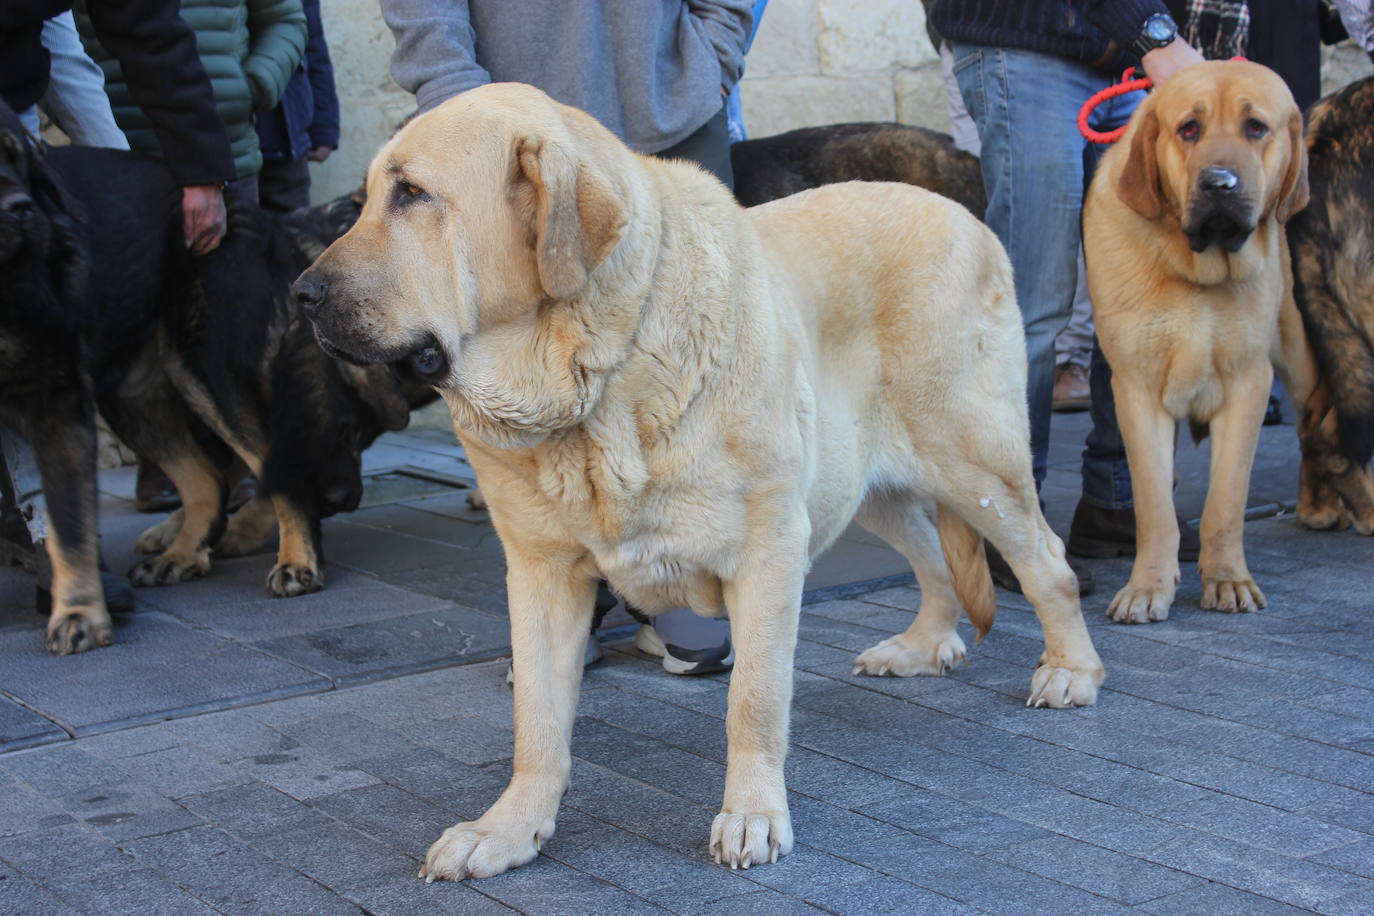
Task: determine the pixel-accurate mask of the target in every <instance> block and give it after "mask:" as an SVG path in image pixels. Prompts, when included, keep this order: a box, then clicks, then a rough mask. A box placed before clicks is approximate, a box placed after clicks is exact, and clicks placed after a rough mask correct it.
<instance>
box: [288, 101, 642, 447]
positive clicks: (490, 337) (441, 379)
mask: <svg viewBox="0 0 1374 916" xmlns="http://www.w3.org/2000/svg"><path fill="white" fill-rule="evenodd" d="M625 160H630V161H629V162H627V161H625ZM632 160H633V156H632V154H631V153H630V152H629V151H628V150H626V149H625V148H624V147H623V146H622V145H621V144H620V143H619V142H618V141H617V140H615V138H614V137H613V136H612V135H611V134H610V133H609V132H608V131H606V130H605V129H604V128H602V127H601V126H600V125H599V124H597V123H596V121H595V120H594V119H592V118H591V117H589V116H588V115H586V114H584V113H583V112H580V111H577V110H576V109H573V108H568V107H566V106H563V105H560V104H558V103H556V102H554V101H553V100H552V99H550V98H549V97H548V96H546V95H544V94H543V93H542V92H540V91H538V90H537V89H534V88H532V87H530V86H524V85H520V84H513V83H506V84H493V85H489V86H482V87H479V88H477V89H473V90H471V91H469V92H466V93H463V94H462V95H460V96H457V97H456V98H453V99H450V100H449V101H447V102H445V103H444V104H443V105H441V106H439V107H438V108H436V109H434V110H433V111H430V112H428V113H426V114H424V115H421V116H419V117H417V118H415V119H414V120H413V121H411V122H410V123H409V124H408V125H406V126H405V127H404V128H403V129H401V130H400V131H399V132H398V133H397V134H396V136H395V137H393V138H392V139H391V141H390V142H388V143H387V144H386V145H385V146H384V147H382V149H381V150H380V151H379V152H378V153H377V156H376V157H375V158H374V159H373V161H372V164H371V166H370V167H369V169H368V175H367V203H366V205H365V206H364V208H363V211H362V214H361V216H360V217H359V219H358V222H357V224H356V225H354V227H353V228H352V229H351V230H350V231H349V232H348V233H347V234H345V235H344V236H343V237H342V238H340V239H339V240H338V241H336V242H335V243H334V244H333V245H331V246H330V247H329V248H328V249H327V250H326V251H325V252H324V253H323V254H322V255H320V257H319V258H318V259H317V260H316V261H315V263H314V264H313V265H311V267H310V268H309V269H308V270H306V271H305V272H304V273H303V274H302V275H301V277H300V279H298V280H297V281H296V284H295V285H294V287H293V292H294V294H295V295H296V297H297V298H298V299H299V300H300V302H301V305H302V307H303V308H304V310H305V312H306V314H307V315H308V316H309V317H310V319H311V321H312V322H313V323H314V325H315V332H316V334H317V336H318V337H319V339H320V342H321V344H322V345H323V346H324V347H325V349H326V350H328V351H329V352H330V353H332V354H334V355H336V356H339V357H342V358H344V359H347V360H350V361H353V362H356V363H377V362H387V363H396V364H402V365H405V366H408V367H409V369H410V370H411V371H413V372H414V373H415V374H416V375H418V376H419V377H420V378H421V379H423V380H424V381H425V382H427V383H428V384H431V385H434V386H435V387H438V388H440V389H444V388H450V387H455V386H459V385H461V384H469V385H472V386H482V385H487V386H490V387H493V388H496V389H500V390H507V391H513V392H514V391H518V389H519V387H520V386H519V379H510V378H506V377H497V378H488V377H487V376H492V375H500V374H501V373H506V374H508V375H509V374H513V373H515V372H516V371H517V370H515V369H512V368H510V367H509V366H505V367H503V364H504V363H509V362H510V361H511V360H512V359H514V358H515V357H512V356H510V355H509V354H510V353H511V352H514V351H515V350H522V351H523V349H532V348H525V347H523V342H526V341H532V340H533V338H534V337H535V336H537V335H539V334H540V333H541V332H542V331H543V330H544V325H542V324H541V323H540V322H541V316H542V315H543V314H544V313H545V312H548V311H549V310H551V309H554V308H556V307H557V306H558V304H560V303H566V302H567V301H569V300H574V299H576V298H577V297H578V296H579V294H581V293H582V292H583V290H584V289H585V288H586V287H587V285H588V282H589V279H590V277H591V275H592V272H593V271H595V270H596V268H597V266H598V265H600V264H601V263H602V262H603V261H605V260H606V258H607V257H608V256H609V255H610V254H611V252H612V251H614V250H615V248H616V246H617V245H618V244H619V242H620V239H621V237H622V235H623V234H624V232H625V228H626V225H627V221H628V218H629V217H628V207H629V202H628V198H627V194H626V192H625V187H624V175H625V174H626V173H628V172H629V171H630V170H631V169H632V168H633V161H632ZM545 336H547V335H545ZM500 341H504V344H505V347H504V350H502V348H501V347H498V346H495V345H494V344H496V343H498V342H500ZM556 343H557V342H556V341H555V342H554V343H553V344H549V343H548V342H547V341H542V343H541V346H544V347H546V348H547V346H550V345H556ZM503 354H504V355H503ZM546 387H547V386H546ZM550 397H551V398H552V397H553V396H552V395H550ZM558 397H563V395H558ZM535 406H539V405H535ZM544 407H547V405H543V406H541V407H540V409H544ZM519 409H521V408H520V405H514V406H513V407H512V410H519ZM531 409H534V407H531ZM518 421H519V418H518V417H517V418H516V420H515V421H513V422H518Z"/></svg>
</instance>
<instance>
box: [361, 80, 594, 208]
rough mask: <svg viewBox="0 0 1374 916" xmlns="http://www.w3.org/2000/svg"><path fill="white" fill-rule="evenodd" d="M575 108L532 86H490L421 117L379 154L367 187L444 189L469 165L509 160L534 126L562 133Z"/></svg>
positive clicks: (545, 130)
mask: <svg viewBox="0 0 1374 916" xmlns="http://www.w3.org/2000/svg"><path fill="white" fill-rule="evenodd" d="M573 112H574V109H569V108H567V107H566V106H563V105H560V104H558V103H557V102H555V101H554V100H553V99H551V98H549V96H547V95H546V94H544V93H543V92H541V91H540V90H538V89H535V88H534V87H533V86H527V85H525V84H523V83H490V84H487V85H484V86H478V87H476V88H473V89H469V90H468V91H467V92H464V93H461V94H459V95H457V96H454V97H453V98H451V99H449V100H448V101H446V102H444V103H443V104H441V105H439V106H437V107H436V108H433V109H431V110H430V111H427V112H425V113H424V114H421V115H417V116H416V117H415V118H413V119H411V120H410V121H409V122H408V123H407V124H406V125H405V126H404V127H402V128H401V129H400V130H398V131H397V132H396V135H395V136H394V137H392V138H391V140H389V141H388V142H387V143H386V145H385V146H383V147H382V149H381V150H380V151H379V152H378V153H377V156H376V158H375V159H374V160H373V162H372V167H371V169H370V170H369V174H368V182H369V184H372V183H373V182H376V181H383V182H387V181H393V180H403V181H411V182H414V183H416V184H417V186H419V187H421V188H424V187H425V186H426V184H428V185H441V184H444V183H445V182H446V181H447V180H448V179H449V178H451V177H452V176H453V174H454V173H455V172H461V171H462V170H463V169H464V168H465V167H466V166H467V165H468V164H471V165H473V166H476V167H482V166H485V165H487V164H489V163H490V162H491V161H492V159H493V158H509V157H510V156H511V153H512V147H513V144H514V142H515V141H516V140H517V139H519V138H521V137H523V136H525V135H527V134H528V132H529V130H530V127H531V126H532V125H539V129H540V131H542V132H549V131H553V132H554V133H555V134H562V133H563V130H562V128H563V125H564V124H565V121H566V118H567V117H568V116H569V114H570V113H573Z"/></svg>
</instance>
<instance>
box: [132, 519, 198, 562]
mask: <svg viewBox="0 0 1374 916" xmlns="http://www.w3.org/2000/svg"><path fill="white" fill-rule="evenodd" d="M185 518H186V510H184V509H178V510H176V511H175V512H173V513H172V514H171V515H169V516H167V517H166V518H164V519H163V520H162V521H160V522H158V523H157V524H156V525H154V526H153V527H151V528H149V529H148V530H147V531H145V532H143V533H142V534H140V535H139V536H138V540H137V541H135V542H134V550H135V552H137V553H147V554H153V553H162V551H164V550H166V549H167V548H168V547H171V546H172V541H174V540H176V536H177V535H178V534H181V523H182V521H183V520H184V519H185Z"/></svg>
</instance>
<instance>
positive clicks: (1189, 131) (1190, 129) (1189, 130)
mask: <svg viewBox="0 0 1374 916" xmlns="http://www.w3.org/2000/svg"><path fill="white" fill-rule="evenodd" d="M1201 133H1202V125H1201V124H1199V123H1198V122H1197V121H1196V120H1189V121H1184V122H1183V123H1182V124H1181V125H1179V128H1178V136H1179V139H1181V140H1183V141H1184V142H1185V143H1192V142H1193V141H1194V140H1196V139H1197V138H1198V136H1199V135H1200V134H1201Z"/></svg>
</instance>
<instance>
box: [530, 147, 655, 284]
mask: <svg viewBox="0 0 1374 916" xmlns="http://www.w3.org/2000/svg"><path fill="white" fill-rule="evenodd" d="M515 153H516V158H517V160H518V162H519V166H520V175H521V176H522V177H523V178H524V179H525V180H526V181H528V182H529V183H530V185H531V186H533V188H534V191H535V196H536V206H535V216H534V220H535V225H534V232H535V261H536V263H537V264H538V266H539V282H540V285H541V286H543V287H544V292H546V293H548V294H549V295H550V296H551V297H553V298H554V299H571V298H572V297H573V296H576V295H577V294H578V293H579V292H581V291H582V288H583V287H584V286H586V285H587V277H588V275H589V274H590V273H591V272H592V271H593V270H595V269H596V267H597V265H598V264H600V263H601V262H602V261H604V260H606V258H607V256H609V255H610V253H611V252H612V251H614V250H615V246H616V245H617V243H619V242H620V237H621V235H622V234H623V233H624V231H625V225H626V223H627V221H628V220H627V217H626V213H625V208H624V206H623V205H622V203H621V201H620V200H619V199H618V198H617V196H616V194H615V189H614V187H613V186H612V185H611V183H610V181H609V180H607V178H606V177H605V176H604V175H602V174H601V173H600V172H599V171H597V170H596V169H595V168H593V167H592V166H591V165H589V164H587V163H585V162H581V163H579V162H577V161H575V160H574V159H573V157H572V155H571V151H570V150H569V149H568V148H567V147H565V146H563V145H561V144H556V143H550V142H541V141H539V140H535V139H532V138H528V137H526V138H524V139H522V140H520V141H519V143H518V145H517V146H516V150H515Z"/></svg>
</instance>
